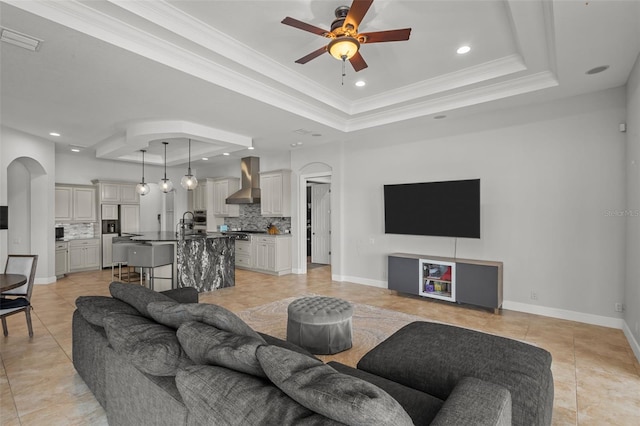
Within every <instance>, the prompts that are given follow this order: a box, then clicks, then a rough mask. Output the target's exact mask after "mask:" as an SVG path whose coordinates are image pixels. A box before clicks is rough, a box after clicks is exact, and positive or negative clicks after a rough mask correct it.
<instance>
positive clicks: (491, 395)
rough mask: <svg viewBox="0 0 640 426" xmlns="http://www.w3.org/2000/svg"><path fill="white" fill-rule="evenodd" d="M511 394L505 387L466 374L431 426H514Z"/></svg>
mask: <svg viewBox="0 0 640 426" xmlns="http://www.w3.org/2000/svg"><path fill="white" fill-rule="evenodd" d="M511 424H512V423H511V394H510V393H509V391H508V390H506V389H505V388H503V387H502V386H499V385H496V384H494V383H489V382H486V381H484V380H480V379H476V378H474V377H463V378H462V380H460V381H459V382H458V384H457V385H456V387H455V388H454V389H453V392H451V395H449V398H447V400H446V401H445V402H444V405H443V406H442V409H441V410H440V411H439V412H438V415H437V416H436V418H435V419H434V421H433V422H432V423H430V425H431V426H447V425H492V426H511Z"/></svg>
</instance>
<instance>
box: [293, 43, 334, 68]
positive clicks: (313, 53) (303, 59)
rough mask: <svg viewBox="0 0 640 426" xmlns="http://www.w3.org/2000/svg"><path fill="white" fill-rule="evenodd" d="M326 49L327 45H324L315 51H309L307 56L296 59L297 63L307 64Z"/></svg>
mask: <svg viewBox="0 0 640 426" xmlns="http://www.w3.org/2000/svg"><path fill="white" fill-rule="evenodd" d="M326 51H327V46H322V47H321V48H320V49H318V50H314V51H313V52H311V53H309V54H308V55H307V56H303V57H302V58H300V59H298V60H297V61H296V64H306V63H307V62H309V61H310V60H312V59H315V58H317V57H318V56H320V55H322V54H323V53H324V52H326Z"/></svg>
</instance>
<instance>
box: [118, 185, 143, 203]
mask: <svg viewBox="0 0 640 426" xmlns="http://www.w3.org/2000/svg"><path fill="white" fill-rule="evenodd" d="M137 185H138V184H137V183H122V184H120V202H121V203H123V204H139V203H140V194H138V192H136V186H137Z"/></svg>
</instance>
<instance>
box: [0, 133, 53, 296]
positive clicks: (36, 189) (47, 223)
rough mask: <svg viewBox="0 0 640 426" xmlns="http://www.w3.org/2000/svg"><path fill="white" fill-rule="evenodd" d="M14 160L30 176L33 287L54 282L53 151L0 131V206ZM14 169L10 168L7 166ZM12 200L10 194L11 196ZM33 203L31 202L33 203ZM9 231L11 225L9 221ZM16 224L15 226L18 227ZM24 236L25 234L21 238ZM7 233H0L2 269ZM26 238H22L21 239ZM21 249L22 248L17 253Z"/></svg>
mask: <svg viewBox="0 0 640 426" xmlns="http://www.w3.org/2000/svg"><path fill="white" fill-rule="evenodd" d="M14 160H18V161H20V162H21V163H22V164H24V165H26V166H27V168H28V169H29V171H30V175H31V194H30V196H31V197H30V200H29V201H28V203H27V202H26V200H24V201H25V203H26V204H25V205H27V204H30V205H31V206H32V210H33V211H32V212H31V223H30V229H29V234H30V235H28V238H29V249H28V250H29V252H30V253H33V254H37V255H38V256H39V257H38V268H37V270H36V283H39V284H40V283H49V282H53V281H55V248H54V243H55V234H54V232H53V228H54V225H55V222H54V215H55V213H54V186H55V171H56V165H55V149H54V144H53V142H51V141H48V140H46V139H42V138H38V137H36V136H33V135H29V134H26V133H22V132H19V131H16V130H14V129H10V128H8V127H4V126H2V127H0V205H7V204H8V201H9V195H10V194H11V191H10V190H9V188H8V169H9V165H10V164H11V163H12V162H13V161H14ZM11 167H14V166H11ZM11 196H13V194H12V195H11ZM34 201H35V202H34ZM9 221H10V222H9V227H11V226H12V225H13V222H12V218H11V217H10V218H9ZM18 223H19V222H16V224H18ZM25 235H26V234H25ZM8 236H9V233H8V232H7V231H0V264H1V265H4V264H5V262H6V257H7V254H9V253H10V249H11V247H10V245H9V242H8ZM25 238H26V237H25ZM23 249H25V248H24V247H23V248H21V250H23Z"/></svg>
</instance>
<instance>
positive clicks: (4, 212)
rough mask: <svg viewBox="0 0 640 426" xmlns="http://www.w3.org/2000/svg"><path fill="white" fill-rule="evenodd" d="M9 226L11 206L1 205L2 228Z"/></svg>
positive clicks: (0, 227)
mask: <svg viewBox="0 0 640 426" xmlns="http://www.w3.org/2000/svg"><path fill="white" fill-rule="evenodd" d="M8 228H9V207H8V206H0V229H8Z"/></svg>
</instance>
